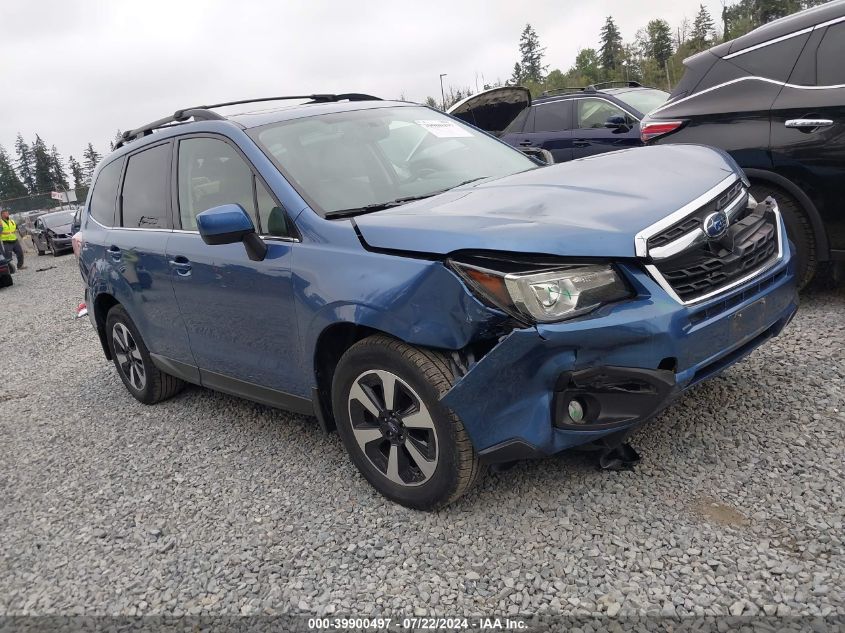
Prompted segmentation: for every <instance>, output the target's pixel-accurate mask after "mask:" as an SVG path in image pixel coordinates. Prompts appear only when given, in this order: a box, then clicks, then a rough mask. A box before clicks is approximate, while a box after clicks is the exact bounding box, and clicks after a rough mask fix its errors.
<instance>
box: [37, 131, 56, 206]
mask: <svg viewBox="0 0 845 633" xmlns="http://www.w3.org/2000/svg"><path fill="white" fill-rule="evenodd" d="M52 167H53V165H52V161H51V160H50V153H49V152H48V151H47V145H45V144H44V141H43V140H42V139H41V137H40V136H38V135H37V134H36V135H35V142H34V143H33V144H32V174H33V177H34V178H35V193H50V192H51V191H52V190H53V186H54V185H53V170H52Z"/></svg>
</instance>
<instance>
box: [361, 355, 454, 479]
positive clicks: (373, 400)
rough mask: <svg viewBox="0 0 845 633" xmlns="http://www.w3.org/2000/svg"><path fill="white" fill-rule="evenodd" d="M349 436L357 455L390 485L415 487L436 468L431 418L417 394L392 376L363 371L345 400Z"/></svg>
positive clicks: (386, 373)
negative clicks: (389, 482)
mask: <svg viewBox="0 0 845 633" xmlns="http://www.w3.org/2000/svg"><path fill="white" fill-rule="evenodd" d="M348 406H349V421H350V423H351V427H352V434H353V435H354V437H355V441H356V442H357V444H358V447H359V448H360V449H361V452H362V453H364V455H365V456H366V457H367V459H368V460H369V461H370V463H371V464H372V465H373V466H374V467H375V468H376V469H377V470H378V471H379V472H380V473H381V474H382V475H384V476H385V477H387V479H389V480H390V481H391V482H392V483H394V484H398V485H400V486H419V485H421V484H423V483H425V482H426V481H428V480H429V479H430V478H431V476H432V475H433V474H434V471H435V470H436V469H437V459H438V441H437V430H436V429H435V425H434V419H433V418H432V416H431V412H430V411H429V409H428V407H426V405H425V403H424V402H423V401H422V398H420V396H419V394H418V393H417V392H416V391H414V389H413V388H412V387H411V386H410V385H409V384H408V383H407V382H405V381H404V380H402V379H401V378H400V377H399V376H397V375H396V374H393V373H391V372H389V371H384V370H372V371H367V372H364V373H363V374H361V375H360V376H358V378H356V379H355V381H354V382H353V383H352V388H351V389H350V390H349V398H348Z"/></svg>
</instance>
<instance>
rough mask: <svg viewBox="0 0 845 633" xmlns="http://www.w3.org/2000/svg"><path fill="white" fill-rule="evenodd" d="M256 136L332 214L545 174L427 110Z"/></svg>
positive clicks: (396, 110)
mask: <svg viewBox="0 0 845 633" xmlns="http://www.w3.org/2000/svg"><path fill="white" fill-rule="evenodd" d="M252 136H253V138H254V139H255V140H256V141H257V142H258V144H259V145H260V146H261V147H262V149H264V151H265V152H266V153H267V154H268V155H269V156H271V157H272V158H274V159H275V161H276V163H277V164H278V165H279V166H280V167H281V169H282V170H283V171H284V173H285V175H286V176H287V177H288V178H289V179H291V180H293V184H294V185H295V186H296V187H297V189H298V190H299V192H300V193H301V194H302V195H303V196H304V197H305V198H306V199H308V200H309V202H310V203H311V204H312V206H315V207H316V210H317V211H319V212H321V213H323V214H328V215H331V214H332V213H333V212H334V213H337V212H338V211H341V210H350V209H359V208H361V207H377V206H379V205H384V204H388V203H391V202H396V203H401V202H404V200H402V199H404V198H418V197H424V196H428V195H432V194H434V193H437V192H440V191H443V190H445V189H449V188H451V187H456V186H457V185H459V184H461V183H464V182H467V181H471V180H477V179H481V178H497V177H500V176H507V175H510V174H514V173H517V172H520V171H525V170H527V169H531V168H533V167H537V164H536V163H535V162H533V161H532V160H530V159H529V158H527V157H526V156H524V155H523V154H521V153H520V152H518V151H516V150H514V149H511V148H510V147H508V146H507V145H504V144H503V143H501V142H499V141H497V140H495V139H493V138H490V137H489V136H487V135H486V134H484V133H482V132H478V131H477V130H475V129H473V128H471V127H469V126H467V125H464V124H463V123H461V122H459V121H455V120H454V119H452V118H450V117H447V116H444V115H443V114H441V113H439V112H436V111H434V110H431V109H429V108H424V107H421V106H419V107H418V106H404V107H402V106H396V107H386V108H373V109H368V110H355V111H352V112H338V113H334V114H325V115H320V116H311V117H305V118H301V119H294V120H292V121H284V122H281V123H273V124H270V125H266V126H263V127H261V128H258V129H257V130H256V131H254V132H253V134H252Z"/></svg>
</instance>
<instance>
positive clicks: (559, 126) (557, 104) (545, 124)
mask: <svg viewBox="0 0 845 633" xmlns="http://www.w3.org/2000/svg"><path fill="white" fill-rule="evenodd" d="M571 106H572V102H571V101H569V100H566V101H553V102H551V103H543V104H539V105H537V106H536V107H535V108H534V110H535V114H534V132H559V131H562V130H569V129H572V115H571V112H572V107H571Z"/></svg>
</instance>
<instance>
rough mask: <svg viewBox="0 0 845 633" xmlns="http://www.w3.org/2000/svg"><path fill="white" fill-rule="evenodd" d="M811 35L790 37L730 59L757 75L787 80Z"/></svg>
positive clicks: (776, 79)
mask: <svg viewBox="0 0 845 633" xmlns="http://www.w3.org/2000/svg"><path fill="white" fill-rule="evenodd" d="M809 37H810V36H809V34H807V35H798V36H796V37H790V38H789V39H788V40H783V41H782V42H777V43H775V44H769V45H767V46H763V47H762V48H758V49H756V50H753V51H749V52H747V53H743V54H742V55H738V56H736V57H733V58H731V59H730V60H728V61H730V62H732V63H733V64H735V65H736V66H739V67H740V68H742V69H743V70H745V71H747V72H749V73H751V74H752V75H756V76H757V77H765V78H766V79H773V80H775V81H786V80H787V79H788V78H789V75H790V73H791V72H792V69H793V68H794V67H795V62H796V61H797V60H798V55H799V54H800V53H801V50H802V49H803V48H804V44H806V43H807V38H809Z"/></svg>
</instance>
